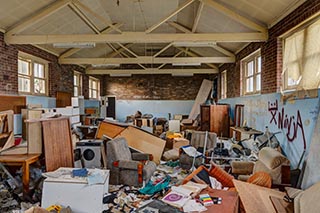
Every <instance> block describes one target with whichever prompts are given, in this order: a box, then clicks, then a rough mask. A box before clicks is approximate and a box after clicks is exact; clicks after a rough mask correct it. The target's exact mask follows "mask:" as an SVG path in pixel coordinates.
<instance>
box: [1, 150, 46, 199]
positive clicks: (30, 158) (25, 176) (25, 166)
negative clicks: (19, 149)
mask: <svg viewBox="0 0 320 213" xmlns="http://www.w3.org/2000/svg"><path fill="white" fill-rule="evenodd" d="M39 157H40V154H26V155H0V163H3V164H4V165H8V166H22V185H23V195H26V194H27V193H28V192H29V181H30V175H29V166H30V164H32V163H34V162H36V161H38V160H39Z"/></svg>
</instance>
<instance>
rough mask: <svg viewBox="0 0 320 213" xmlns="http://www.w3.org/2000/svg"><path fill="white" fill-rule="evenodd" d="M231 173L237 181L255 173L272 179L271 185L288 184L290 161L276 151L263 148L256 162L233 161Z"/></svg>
mask: <svg viewBox="0 0 320 213" xmlns="http://www.w3.org/2000/svg"><path fill="white" fill-rule="evenodd" d="M231 168H232V173H233V174H234V175H238V179H239V180H247V179H248V178H249V177H250V176H251V175H252V174H254V173H256V172H259V171H261V172H266V173H268V174H269V175H270V176H271V178H272V184H273V185H278V184H284V185H285V184H288V185H289V184H290V161H289V160H288V159H287V158H286V157H285V156H284V155H282V154H281V153H280V152H278V151H277V150H275V149H273V148H270V147H264V148H262V149H261V150H260V152H259V160H258V161H257V162H245V161H233V162H232V163H231Z"/></svg>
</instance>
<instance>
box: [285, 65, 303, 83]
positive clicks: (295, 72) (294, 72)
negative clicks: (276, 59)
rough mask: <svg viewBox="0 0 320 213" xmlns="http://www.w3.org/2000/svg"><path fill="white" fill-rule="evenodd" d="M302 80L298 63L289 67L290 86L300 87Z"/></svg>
mask: <svg viewBox="0 0 320 213" xmlns="http://www.w3.org/2000/svg"><path fill="white" fill-rule="evenodd" d="M299 79H300V68H299V64H298V63H291V64H289V65H288V78H287V83H288V86H295V85H298V83H299Z"/></svg>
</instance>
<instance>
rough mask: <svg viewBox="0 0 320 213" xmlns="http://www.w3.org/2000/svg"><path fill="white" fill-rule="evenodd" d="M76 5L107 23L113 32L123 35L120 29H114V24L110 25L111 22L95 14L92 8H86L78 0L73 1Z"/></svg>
mask: <svg viewBox="0 0 320 213" xmlns="http://www.w3.org/2000/svg"><path fill="white" fill-rule="evenodd" d="M72 1H73V2H74V3H75V4H76V5H79V6H80V7H81V8H82V9H84V10H85V11H87V12H88V13H91V14H92V15H93V16H94V17H96V18H97V19H99V20H100V21H101V22H103V23H105V24H106V25H108V26H109V27H111V28H113V30H115V31H117V32H119V33H121V32H122V31H121V30H120V29H119V28H116V27H114V25H113V24H112V23H110V22H109V21H107V20H106V19H105V18H104V17H103V16H101V15H99V14H97V13H96V12H94V11H93V10H92V9H91V8H90V7H88V6H86V5H85V4H83V3H81V2H80V1H78V0H72Z"/></svg>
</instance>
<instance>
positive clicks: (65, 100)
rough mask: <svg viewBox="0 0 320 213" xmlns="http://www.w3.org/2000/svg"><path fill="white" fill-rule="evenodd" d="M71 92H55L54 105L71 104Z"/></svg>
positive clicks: (63, 105) (64, 105)
mask: <svg viewBox="0 0 320 213" xmlns="http://www.w3.org/2000/svg"><path fill="white" fill-rule="evenodd" d="M71 97H72V94H71V93H68V92H57V94H56V107H66V106H71Z"/></svg>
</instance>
